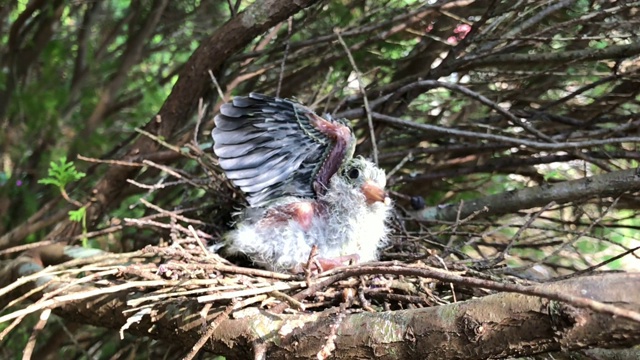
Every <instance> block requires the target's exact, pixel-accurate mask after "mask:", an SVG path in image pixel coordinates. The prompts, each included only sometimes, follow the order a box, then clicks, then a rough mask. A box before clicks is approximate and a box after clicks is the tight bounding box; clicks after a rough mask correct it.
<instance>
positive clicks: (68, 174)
mask: <svg viewBox="0 0 640 360" xmlns="http://www.w3.org/2000/svg"><path fill="white" fill-rule="evenodd" d="M85 175H86V174H85V173H83V172H80V171H78V170H76V166H75V165H74V164H73V162H67V157H66V156H63V157H61V158H60V162H59V163H57V164H56V163H55V162H54V161H52V162H50V163H49V177H46V178H44V179H40V180H38V184H45V185H54V186H57V187H58V188H59V189H60V191H64V192H66V191H65V190H64V188H65V186H67V184H69V183H71V182H74V181H78V180H80V179H82V178H83V177H85Z"/></svg>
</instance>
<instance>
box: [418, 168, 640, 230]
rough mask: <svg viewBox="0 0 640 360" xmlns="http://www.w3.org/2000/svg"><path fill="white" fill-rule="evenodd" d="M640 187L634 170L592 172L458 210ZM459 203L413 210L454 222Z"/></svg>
mask: <svg viewBox="0 0 640 360" xmlns="http://www.w3.org/2000/svg"><path fill="white" fill-rule="evenodd" d="M638 190H640V174H639V173H638V169H631V170H622V171H614V172H610V173H606V174H603V175H595V176H590V177H586V178H583V179H579V180H569V181H563V182H560V183H557V184H553V185H548V184H543V185H541V186H534V187H529V188H525V189H522V190H513V191H509V192H504V193H500V194H496V195H492V196H487V197H484V198H481V199H476V200H471V201H469V200H467V201H465V202H464V206H463V208H462V210H461V216H462V217H467V216H469V215H471V214H473V213H474V212H476V211H478V210H481V209H484V208H485V207H486V208H488V209H489V211H488V212H486V213H484V215H483V216H496V215H504V214H509V213H515V212H517V211H519V210H523V209H530V208H533V207H538V206H544V205H545V204H548V203H549V202H551V201H555V202H556V203H558V204H563V203H566V202H571V201H579V202H582V201H585V200H587V199H591V198H595V197H607V196H615V195H620V194H622V193H624V192H627V191H638ZM460 206H462V205H461V204H449V205H446V206H436V207H429V208H425V209H423V210H420V211H416V212H414V213H413V215H414V216H415V217H416V219H418V220H426V221H429V220H441V221H455V219H456V214H457V213H458V211H460Z"/></svg>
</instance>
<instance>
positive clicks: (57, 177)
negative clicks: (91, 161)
mask: <svg viewBox="0 0 640 360" xmlns="http://www.w3.org/2000/svg"><path fill="white" fill-rule="evenodd" d="M48 173H49V176H48V177H46V178H44V179H40V180H38V184H44V185H53V186H56V187H57V188H58V190H60V194H61V195H62V197H63V198H64V199H65V200H66V201H68V202H69V203H71V204H73V205H76V206H77V207H78V209H77V210H71V211H69V220H71V221H75V222H78V223H81V224H82V235H83V237H82V246H83V247H87V242H88V239H87V238H86V236H85V235H86V233H87V208H86V207H85V206H83V205H82V204H81V203H80V202H79V201H76V200H74V199H72V198H71V197H70V196H69V194H68V193H67V190H65V187H66V186H67V185H68V184H69V183H72V182H74V181H78V180H80V179H82V178H83V177H85V176H86V174H85V173H83V172H80V171H78V170H76V166H75V165H74V164H73V162H67V158H66V156H63V157H61V158H60V160H59V162H58V163H56V162H54V161H52V162H50V163H49V172H48Z"/></svg>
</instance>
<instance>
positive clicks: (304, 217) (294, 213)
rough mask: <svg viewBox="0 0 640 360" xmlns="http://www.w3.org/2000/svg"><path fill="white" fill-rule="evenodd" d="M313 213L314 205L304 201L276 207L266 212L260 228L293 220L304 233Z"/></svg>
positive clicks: (309, 225) (309, 224)
mask: <svg viewBox="0 0 640 360" xmlns="http://www.w3.org/2000/svg"><path fill="white" fill-rule="evenodd" d="M315 212H316V211H315V205H314V204H313V203H310V202H306V201H301V202H297V203H291V204H286V205H281V206H276V207H274V208H271V209H269V210H267V212H266V214H265V216H264V218H262V220H260V226H277V225H280V224H284V223H287V222H289V220H294V221H295V222H297V223H298V224H300V226H301V227H302V229H304V231H309V229H310V228H311V222H312V220H313V215H314V214H315Z"/></svg>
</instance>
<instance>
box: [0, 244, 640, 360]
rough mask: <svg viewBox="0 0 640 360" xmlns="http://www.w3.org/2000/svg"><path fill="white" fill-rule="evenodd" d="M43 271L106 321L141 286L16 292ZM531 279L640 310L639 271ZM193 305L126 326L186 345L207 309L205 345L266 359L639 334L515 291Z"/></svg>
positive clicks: (74, 301)
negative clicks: (426, 298)
mask: <svg viewBox="0 0 640 360" xmlns="http://www.w3.org/2000/svg"><path fill="white" fill-rule="evenodd" d="M59 250H60V249H59V248H55V247H53V248H51V249H50V250H48V251H40V250H39V251H37V254H36V255H34V256H33V257H28V256H22V257H20V258H18V259H17V260H14V261H13V262H12V263H11V264H9V266H5V267H4V268H3V273H2V274H0V275H2V277H1V278H2V279H4V280H6V281H8V282H9V283H10V282H12V281H16V280H18V279H19V278H20V277H21V276H27V275H28V274H31V273H34V272H35V271H38V270H39V269H42V266H43V265H44V264H47V263H52V262H57V261H60V260H64V259H66V258H68V254H65V253H63V252H60V251H59ZM56 259H57V260H56ZM49 280H50V281H51V282H49V283H48V285H46V286H44V289H45V290H44V292H45V293H49V294H52V292H53V291H55V292H56V294H55V296H54V297H53V298H52V299H50V300H49V301H50V302H51V305H50V306H53V307H55V312H56V313H57V314H58V315H59V316H61V317H63V318H64V319H66V320H71V321H74V322H78V323H82V324H91V325H95V326H99V327H105V328H110V329H121V328H123V326H124V325H125V324H127V322H128V321H130V320H129V318H130V317H131V316H132V315H133V313H132V312H128V311H127V310H130V307H129V305H128V304H127V301H130V300H132V299H136V298H137V297H139V296H141V295H143V294H144V292H143V291H132V289H131V288H127V289H125V290H119V291H114V290H115V288H117V286H116V287H114V286H111V287H107V288H105V287H102V286H100V285H98V284H95V285H92V284H85V285H73V286H69V285H71V282H70V281H69V280H63V279H61V278H57V277H56V276H52V275H48V276H46V277H43V278H40V280H39V281H38V282H33V283H26V284H25V285H24V286H23V287H21V288H20V289H19V290H20V291H18V292H20V293H26V292H27V291H29V290H30V289H32V288H34V287H37V286H43V285H44V283H45V282H46V281H49ZM531 288H532V289H533V290H535V289H538V290H539V289H543V290H544V291H556V292H560V293H562V294H565V295H572V296H576V297H584V298H587V299H591V300H596V301H601V302H605V303H607V304H613V305H615V306H617V307H619V308H620V309H626V310H629V311H639V310H640V274H625V273H608V274H605V273H603V274H598V275H592V276H585V277H578V278H573V279H570V280H564V281H558V282H555V283H547V284H541V285H537V286H534V287H531ZM12 295H13V296H12V297H16V296H17V294H14V293H12ZM37 297H39V296H32V299H33V300H37V299H36V298H37ZM5 300H7V298H5ZM4 302H5V301H2V303H4ZM203 306H204V305H203V304H201V303H198V302H197V301H196V300H195V299H189V298H183V299H182V300H177V299H176V300H175V301H164V302H159V303H156V304H153V306H152V307H151V308H150V309H147V310H149V311H148V312H147V313H144V314H143V312H141V313H140V314H142V316H141V318H140V319H139V321H138V322H132V323H130V324H129V326H128V328H127V329H126V331H127V332H130V333H131V334H133V335H136V336H150V337H152V338H155V339H161V340H165V341H172V342H174V343H179V344H181V345H182V346H184V347H185V348H190V347H191V346H192V345H193V344H194V343H195V341H196V340H197V339H199V338H200V336H201V334H202V333H203V332H204V331H205V330H206V327H207V326H206V325H207V324H211V323H212V322H213V321H214V319H215V320H216V321H217V322H220V324H219V326H218V327H217V328H216V329H215V331H214V333H213V336H212V337H211V339H210V340H209V341H208V342H207V344H206V345H205V348H206V349H207V350H209V351H212V352H214V353H217V354H221V355H224V356H226V357H227V359H247V358H250V357H251V356H252V354H254V352H255V351H257V352H262V353H263V355H265V356H266V358H274V359H276V358H277V359H315V358H317V356H318V353H319V352H321V351H326V352H328V353H331V356H333V358H337V359H354V358H374V357H375V358H379V359H397V358H401V359H485V358H503V357H508V356H527V355H533V354H539V353H544V352H550V351H560V350H562V351H570V350H577V349H584V348H597V347H610V348H611V347H630V346H633V345H634V344H637V343H638V342H639V341H640V323H639V322H635V321H632V320H627V319H623V318H618V317H614V316H611V315H608V314H602V313H597V312H594V311H592V310H588V309H585V308H577V307H574V306H571V305H567V304H565V303H561V302H558V301H553V300H548V299H544V298H539V297H535V296H528V295H522V294H517V293H497V294H494V295H490V296H486V297H483V298H478V299H474V300H470V301H464V302H458V303H453V304H449V305H442V306H435V307H430V308H422V309H413V310H401V311H389V312H379V313H370V312H361V313H345V312H341V311H340V310H339V309H338V308H333V309H329V310H326V311H323V312H317V313H312V312H306V313H298V314H294V315H283V314H274V313H270V312H268V311H265V310H263V309H258V308H255V307H249V308H245V309H242V310H239V311H236V312H234V313H232V314H231V316H230V318H229V319H226V318H224V319H220V318H218V319H216V318H217V317H218V316H219V315H220V314H221V313H222V312H224V310H225V308H226V307H227V306H229V305H228V302H226V303H225V302H218V303H217V304H213V307H212V308H211V309H210V310H209V311H208V313H207V314H208V315H207V322H206V323H205V322H204V321H203V319H202V318H201V316H200V312H201V311H202V308H203ZM139 311H142V310H139ZM328 339H329V340H328ZM323 349H324V350H323Z"/></svg>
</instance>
